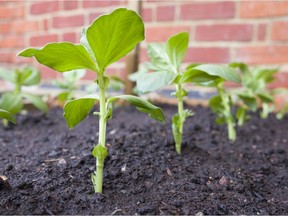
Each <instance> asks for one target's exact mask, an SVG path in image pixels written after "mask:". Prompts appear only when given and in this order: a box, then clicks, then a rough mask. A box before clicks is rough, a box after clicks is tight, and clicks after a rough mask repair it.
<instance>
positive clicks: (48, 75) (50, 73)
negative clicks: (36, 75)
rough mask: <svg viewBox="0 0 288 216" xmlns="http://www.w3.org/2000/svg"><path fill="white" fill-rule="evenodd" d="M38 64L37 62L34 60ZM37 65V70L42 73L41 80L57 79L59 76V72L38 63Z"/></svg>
mask: <svg viewBox="0 0 288 216" xmlns="http://www.w3.org/2000/svg"><path fill="white" fill-rule="evenodd" d="M34 61H35V62H36V60H34ZM36 64H37V68H38V69H39V70H40V71H41V78H42V79H56V78H57V77H58V75H59V72H57V71H55V70H53V69H51V68H48V67H46V66H44V65H41V64H39V63H38V62H37V63H36Z"/></svg>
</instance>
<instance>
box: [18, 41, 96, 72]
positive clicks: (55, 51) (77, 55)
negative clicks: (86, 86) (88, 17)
mask: <svg viewBox="0 0 288 216" xmlns="http://www.w3.org/2000/svg"><path fill="white" fill-rule="evenodd" d="M18 55H19V56H23V57H32V56H34V57H35V58H36V59H37V61H38V62H39V63H41V64H43V65H46V66H47V67H49V68H52V69H54V70H56V71H59V72H65V71H70V70H76V69H90V70H93V71H97V68H96V65H95V63H94V62H93V60H92V58H91V57H90V55H89V53H88V52H87V50H86V49H85V48H84V47H83V46H82V45H74V44H72V43H67V42H64V43H50V44H47V45H46V46H44V47H43V48H41V49H37V48H28V49H26V50H24V51H22V52H20V53H19V54H18Z"/></svg>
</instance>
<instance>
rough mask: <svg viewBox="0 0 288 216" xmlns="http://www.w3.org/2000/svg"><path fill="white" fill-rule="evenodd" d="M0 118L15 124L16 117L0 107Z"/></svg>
mask: <svg viewBox="0 0 288 216" xmlns="http://www.w3.org/2000/svg"><path fill="white" fill-rule="evenodd" d="M0 118H1V119H3V120H7V121H10V122H12V123H14V124H16V119H15V117H14V116H13V114H11V113H10V112H8V111H6V110H3V109H0Z"/></svg>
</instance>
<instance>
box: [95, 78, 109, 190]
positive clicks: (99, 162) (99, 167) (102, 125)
mask: <svg viewBox="0 0 288 216" xmlns="http://www.w3.org/2000/svg"><path fill="white" fill-rule="evenodd" d="M98 85H99V105H100V115H99V137H98V145H100V146H103V147H105V142H106V123H107V121H106V98H105V81H104V77H103V76H99V78H98ZM104 160H105V157H97V159H96V173H95V174H96V181H95V182H93V184H94V190H95V193H102V185H103V167H104Z"/></svg>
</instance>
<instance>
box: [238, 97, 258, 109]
mask: <svg viewBox="0 0 288 216" xmlns="http://www.w3.org/2000/svg"><path fill="white" fill-rule="evenodd" d="M238 97H239V98H240V99H241V100H242V101H243V102H244V104H245V105H246V106H247V107H248V108H249V109H251V110H253V111H256V110H257V107H258V104H257V100H256V98H255V97H253V96H250V95H245V94H238Z"/></svg>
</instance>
